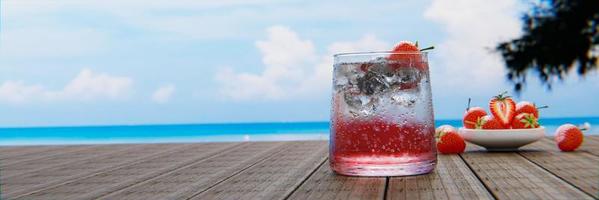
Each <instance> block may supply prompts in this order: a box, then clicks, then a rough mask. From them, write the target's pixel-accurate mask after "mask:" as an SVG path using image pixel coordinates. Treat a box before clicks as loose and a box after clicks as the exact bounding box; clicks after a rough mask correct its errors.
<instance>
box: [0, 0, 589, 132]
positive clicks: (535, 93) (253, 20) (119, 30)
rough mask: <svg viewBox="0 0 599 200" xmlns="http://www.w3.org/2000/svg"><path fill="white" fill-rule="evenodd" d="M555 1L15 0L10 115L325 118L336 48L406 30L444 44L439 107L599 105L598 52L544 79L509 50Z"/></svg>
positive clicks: (42, 122) (31, 119)
mask: <svg viewBox="0 0 599 200" xmlns="http://www.w3.org/2000/svg"><path fill="white" fill-rule="evenodd" d="M589 2H592V1H589ZM551 3H552V1H518V0H502V1H481V0H457V1H445V0H424V1H416V0H402V1H376V2H366V1H326V2H323V1H306V0H303V1H293V0H292V1H269V0H240V1H237V0H223V1H186V0H183V1H166V0H157V1H140V0H122V1H112V0H107V1H106V0H102V1H100V0H85V1H74V0H57V1H42V0H3V1H1V2H0V9H1V10H0V11H1V13H0V127H31V126H36V127H37V126H81V125H114V124H120V125H130V124H173V123H174V124H178V123H237V122H301V121H323V122H326V121H328V120H329V112H330V93H331V89H330V85H331V79H332V78H331V77H332V76H331V72H332V55H333V54H335V53H340V52H353V51H374V50H379V51H380V50H390V49H392V47H393V45H394V44H396V43H397V42H399V41H402V40H408V41H418V42H419V43H420V45H421V46H435V49H434V50H433V51H431V53H430V57H429V60H430V69H431V79H432V87H433V96H434V109H435V117H436V119H460V118H461V117H462V115H463V112H464V110H465V108H466V106H467V105H466V104H467V99H468V98H469V97H470V98H472V100H473V103H472V104H473V105H477V106H481V107H485V108H486V107H487V105H488V100H489V99H490V97H492V96H494V95H496V94H498V93H499V92H501V91H509V92H510V93H512V94H513V95H516V96H515V97H516V99H517V100H528V101H532V102H535V103H537V104H539V105H549V107H550V108H549V109H544V110H542V111H541V115H542V116H541V118H543V117H545V118H559V117H592V116H599V108H598V107H597V98H598V97H599V96H598V95H599V76H598V74H597V70H595V69H596V68H597V67H596V60H594V65H593V66H590V67H589V70H586V71H585V73H584V75H581V73H580V72H579V71H577V70H578V68H577V67H576V66H577V65H575V64H573V67H566V68H563V67H562V71H560V72H559V74H560V75H561V76H559V77H558V76H549V77H548V78H545V79H543V77H542V76H541V74H540V73H539V70H537V71H535V70H533V68H534V67H535V66H531V70H520V71H518V70H514V69H513V68H509V67H508V66H507V65H506V60H505V59H504V58H503V56H502V55H503V54H502V51H500V49H498V46H499V45H500V44H501V43H502V42H510V41H511V40H514V39H518V38H520V37H522V36H523V35H525V34H526V27H527V26H526V17H525V16H526V15H527V14H529V15H533V16H534V14H543V10H542V8H543V6H545V8H551V5H552V4H551ZM587 7H588V6H587ZM539 9H541V10H539ZM549 11H550V9H549ZM547 12H548V11H547V10H545V14H546V13H547ZM537 25H538V24H537ZM594 27H595V35H593V34H591V36H594V37H595V39H596V37H597V35H596V26H594ZM557 38H560V37H557ZM561 38H562V39H563V41H566V43H567V41H570V39H569V38H566V37H561ZM595 42H596V40H595ZM586 43H587V44H591V43H592V41H588V42H586ZM504 47H505V46H504ZM504 50H505V48H504ZM561 51H563V52H571V51H574V49H568V47H562V48H561ZM503 52H508V51H503ZM589 52H591V53H593V52H594V55H597V45H596V44H594V45H591V50H590V51H589ZM585 53H587V52H585ZM591 53H589V54H591ZM558 54H559V53H558ZM591 63H593V61H591ZM512 64H513V63H512ZM516 64H518V63H516ZM516 64H514V65H516ZM537 64H538V63H537ZM518 66H526V63H524V64H522V63H520V65H518ZM516 71H517V72H518V73H515V72H516ZM541 71H543V70H541ZM509 74H512V75H511V76H509V77H511V78H512V79H509V77H508V75H509ZM515 74H517V76H516V75H515ZM522 76H525V77H528V78H526V82H525V84H522V83H521V79H522ZM514 77H518V78H514ZM518 81H520V82H518ZM548 83H549V84H551V85H550V89H549V86H548ZM517 84H520V86H518V87H516V85H517ZM515 88H516V89H520V92H519V93H516V90H515Z"/></svg>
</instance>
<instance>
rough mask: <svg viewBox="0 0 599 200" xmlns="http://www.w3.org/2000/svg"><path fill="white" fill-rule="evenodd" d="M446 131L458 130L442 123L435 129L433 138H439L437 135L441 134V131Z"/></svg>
mask: <svg viewBox="0 0 599 200" xmlns="http://www.w3.org/2000/svg"><path fill="white" fill-rule="evenodd" d="M447 131H452V132H456V133H457V132H458V131H457V130H456V129H455V128H454V127H453V126H451V125H447V124H446V125H442V126H439V127H437V128H436V129H435V138H439V136H441V133H444V132H447Z"/></svg>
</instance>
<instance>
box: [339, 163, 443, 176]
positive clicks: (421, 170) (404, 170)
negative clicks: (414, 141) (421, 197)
mask: <svg viewBox="0 0 599 200" xmlns="http://www.w3.org/2000/svg"><path fill="white" fill-rule="evenodd" d="M436 163H437V162H436V159H433V160H428V161H421V162H415V163H403V164H371V163H354V162H343V163H340V162H337V163H334V164H333V163H331V169H333V171H334V172H336V173H337V174H341V175H346V176H411V175H419V174H426V173H429V172H431V171H433V170H434V169H435V165H436Z"/></svg>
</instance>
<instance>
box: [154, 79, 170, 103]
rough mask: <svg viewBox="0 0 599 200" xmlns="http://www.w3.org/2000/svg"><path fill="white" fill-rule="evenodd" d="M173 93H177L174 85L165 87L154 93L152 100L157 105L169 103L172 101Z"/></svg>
mask: <svg viewBox="0 0 599 200" xmlns="http://www.w3.org/2000/svg"><path fill="white" fill-rule="evenodd" d="M173 93H175V86H174V85H173V84H168V85H163V86H161V87H159V88H158V89H156V91H154V93H152V100H153V101H154V102H156V103H167V102H168V101H170V99H171V96H173Z"/></svg>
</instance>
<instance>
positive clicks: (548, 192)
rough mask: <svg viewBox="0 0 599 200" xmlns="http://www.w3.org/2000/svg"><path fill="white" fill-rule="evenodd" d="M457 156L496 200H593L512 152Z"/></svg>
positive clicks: (476, 152) (469, 153) (471, 146)
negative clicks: (460, 157)
mask: <svg viewBox="0 0 599 200" xmlns="http://www.w3.org/2000/svg"><path fill="white" fill-rule="evenodd" d="M469 146H470V147H469V148H470V149H477V148H480V147H477V146H475V145H470V144H469ZM461 156H462V158H463V159H464V160H465V161H466V163H467V164H468V165H469V167H470V168H471V169H472V170H473V172H474V173H475V174H476V175H477V176H478V177H479V179H480V180H481V181H482V182H483V183H484V184H485V186H486V187H487V188H488V189H489V190H490V192H491V193H492V194H493V195H494V196H495V197H497V198H498V199H593V198H592V197H591V196H589V195H588V194H586V193H584V192H583V191H581V190H579V189H577V188H575V187H573V186H572V185H570V184H568V183H567V182H565V181H563V180H561V179H560V178H558V177H556V176H554V175H553V174H551V173H549V172H547V171H546V170H544V169H542V168H540V167H539V166H537V165H535V164H534V163H532V162H530V161H529V160H527V159H526V158H524V157H522V156H521V155H519V154H518V153H516V152H486V151H484V150H480V149H479V150H470V151H469V152H466V153H463V154H462V155H461Z"/></svg>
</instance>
